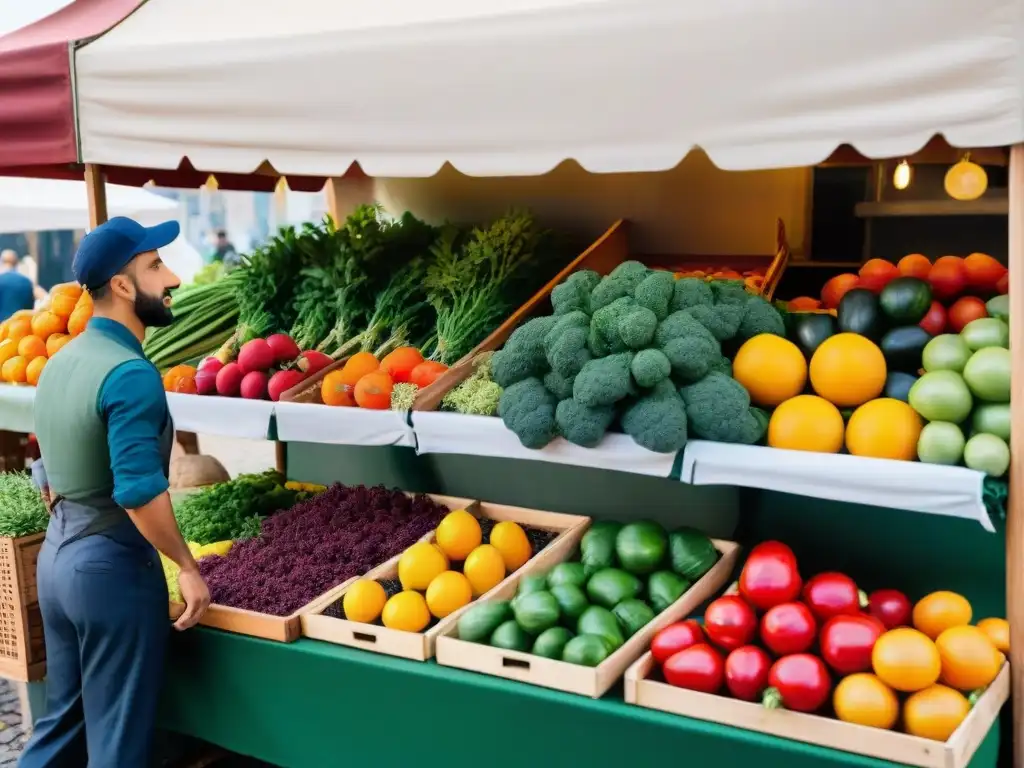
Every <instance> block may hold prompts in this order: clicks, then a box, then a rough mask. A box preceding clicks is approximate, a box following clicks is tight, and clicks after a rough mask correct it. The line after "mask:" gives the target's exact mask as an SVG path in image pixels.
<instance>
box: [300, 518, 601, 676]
mask: <svg viewBox="0 0 1024 768" xmlns="http://www.w3.org/2000/svg"><path fill="white" fill-rule="evenodd" d="M466 509H468V510H469V511H470V512H472V513H473V514H474V515H476V517H479V518H488V519H491V520H496V521H498V522H501V521H503V520H511V521H512V522H516V523H519V524H520V525H524V526H529V527H530V528H539V529H541V530H545V531H555V532H557V533H558V536H557V537H556V538H555V539H554V540H553V541H552V542H551V543H550V544H548V545H547V546H546V547H545V548H544V549H543V550H542V551H541V552H539V553H537V554H535V555H534V556H533V557H531V558H530V559H529V560H528V561H527V562H526V564H525V565H523V566H522V567H521V568H520V569H519V570H517V571H516V572H515V573H512V574H509V575H508V576H507V577H506V578H505V579H504V581H502V582H501V583H499V584H498V585H497V586H495V587H494V588H493V589H491V590H490V591H488V592H485V593H484V594H483V595H481V596H480V597H478V598H477V600H487V599H488V598H490V597H491V596H492V595H495V594H497V593H498V592H499V591H500V590H501V589H502V588H503V587H504V586H505V585H506V584H509V583H515V582H518V579H519V578H521V577H522V575H523V574H525V573H530V572H532V571H534V570H537V569H546V568H550V567H551V566H553V565H554V564H555V563H557V562H559V559H553V558H555V557H556V556H558V554H559V553H562V552H564V551H565V548H566V547H569V551H570V552H571V551H572V549H574V548H575V547H576V545H577V544H578V543H579V540H580V537H582V536H583V532H584V531H585V530H586V529H587V527H588V526H589V525H590V518H589V517H581V516H578V515H563V514H559V513H556V512H544V511H541V510H536V509H525V508H523V507H509V506H505V505H503V504H491V503H488V502H473V503H472V504H470V505H468V506H467V507H466ZM433 538H434V534H433V533H431V534H430V535H429V537H428V540H429V541H432V540H433ZM564 556H565V555H564V554H563V555H561V558H564ZM400 557H401V555H398V556H396V557H393V558H391V559H390V560H389V561H388V562H386V563H384V564H383V565H381V566H379V567H378V568H375V569H374V570H372V571H370V572H369V573H367V574H366V575H365V576H364V578H367V579H394V578H397V577H398V560H399V558H400ZM353 581H355V580H353ZM349 587H351V582H348V583H346V584H342V585H341V586H339V587H337V588H336V589H333V590H331V591H330V592H328V593H327V594H326V595H324V596H323V597H322V598H320V599H319V600H317V601H316V602H315V603H312V604H311V605H309V606H307V609H306V610H305V611H304V612H303V615H302V634H303V635H304V636H305V637H311V638H313V639H316V640H324V641H326V642H328V643H335V644H337V645H347V646H349V647H351V648H362V649H364V650H367V651H374V652H375V653H386V654H388V655H389V656H400V657H402V658H405V659H412V660H414V661H426V660H427V659H431V658H433V657H434V653H435V650H436V643H437V638H438V637H440V636H441V635H442V634H444V633H445V631H446V630H447V629H448V628H449V627H454V626H455V624H456V622H458V620H459V616H461V615H462V613H463V612H464V611H466V610H467V609H468V608H469V607H470V606H472V605H473V604H474V603H475V602H476V601H473V602H472V603H470V604H469V605H467V606H464V607H463V608H460V609H459V610H457V611H455V612H454V613H452V614H450V615H449V616H446V617H445V618H444V619H442V620H441V621H439V622H438V623H437V624H435V625H434V626H433V627H430V628H429V629H427V630H426V631H425V632H403V631H400V630H396V629H388V628H387V627H382V626H377V625H376V624H363V623H361V622H357V621H347V620H345V619H337V618H334V617H333V616H327V615H325V614H324V613H323V612H324V611H325V610H326V609H327V608H328V607H329V606H331V605H333V604H334V603H336V602H337V601H338V600H341V599H342V598H343V597H344V596H345V593H346V592H347V591H348V590H349Z"/></svg>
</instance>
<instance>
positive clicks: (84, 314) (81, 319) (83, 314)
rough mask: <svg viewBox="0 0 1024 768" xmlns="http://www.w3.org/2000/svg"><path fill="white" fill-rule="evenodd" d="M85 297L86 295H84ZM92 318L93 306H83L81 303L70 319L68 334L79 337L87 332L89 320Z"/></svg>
mask: <svg viewBox="0 0 1024 768" xmlns="http://www.w3.org/2000/svg"><path fill="white" fill-rule="evenodd" d="M82 295H83V296H84V295H85V294H82ZM91 318H92V305H91V304H90V305H87V306H83V304H82V302H81V301H79V303H78V306H76V307H75V311H74V312H72V313H71V317H69V318H68V333H70V334H71V335H72V336H77V335H78V334H80V333H81V332H82V331H84V330H85V326H87V325H88V324H89V320H90V319H91Z"/></svg>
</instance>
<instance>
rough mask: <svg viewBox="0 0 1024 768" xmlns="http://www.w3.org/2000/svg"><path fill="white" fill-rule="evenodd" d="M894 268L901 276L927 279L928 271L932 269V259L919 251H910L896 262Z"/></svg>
mask: <svg viewBox="0 0 1024 768" xmlns="http://www.w3.org/2000/svg"><path fill="white" fill-rule="evenodd" d="M896 269H898V270H899V271H900V274H901V275H903V277H916V278H917V279H918V280H925V281H927V280H928V273H929V272H931V271H932V261H931V259H929V258H928V257H927V256H924V255H923V254H920V253H911V254H908V255H907V256H904V257H903V258H902V259H900V260H899V263H898V264H896Z"/></svg>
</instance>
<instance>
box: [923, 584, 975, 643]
mask: <svg viewBox="0 0 1024 768" xmlns="http://www.w3.org/2000/svg"><path fill="white" fill-rule="evenodd" d="M971 615H972V610H971V604H970V603H969V602H968V601H967V598H966V597H964V596H963V595H958V594H957V593H956V592H946V591H943V590H940V591H938V592H932V593H931V594H930V595H926V596H925V597H922V598H921V599H920V600H918V601H917V603H916V604H915V605H914V612H913V614H912V621H913V624H914V627H915V628H916V629H918V630H920V631H921V632H924V633H925V634H926V635H928V637H930V638H931V639H932V640H934V639H935V638H937V637H938V636H939V635H941V634H942V633H943V632H944V631H945V630H947V629H949V628H950V627H962V626H964V625H966V624H970V623H971Z"/></svg>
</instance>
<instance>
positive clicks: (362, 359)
mask: <svg viewBox="0 0 1024 768" xmlns="http://www.w3.org/2000/svg"><path fill="white" fill-rule="evenodd" d="M377 370H380V361H379V360H377V358H376V357H374V356H373V355H371V354H370V353H369V352H356V353H355V354H354V355H352V357H350V358H349V359H348V360H346V361H345V365H343V366H342V367H341V378H342V383H343V384H348V385H349V386H352V387H354V386H355V385H356V384H357V383H359V380H360V379H361V378H363V376H366V375H367V374H368V373H373V372H374V371H377Z"/></svg>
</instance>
